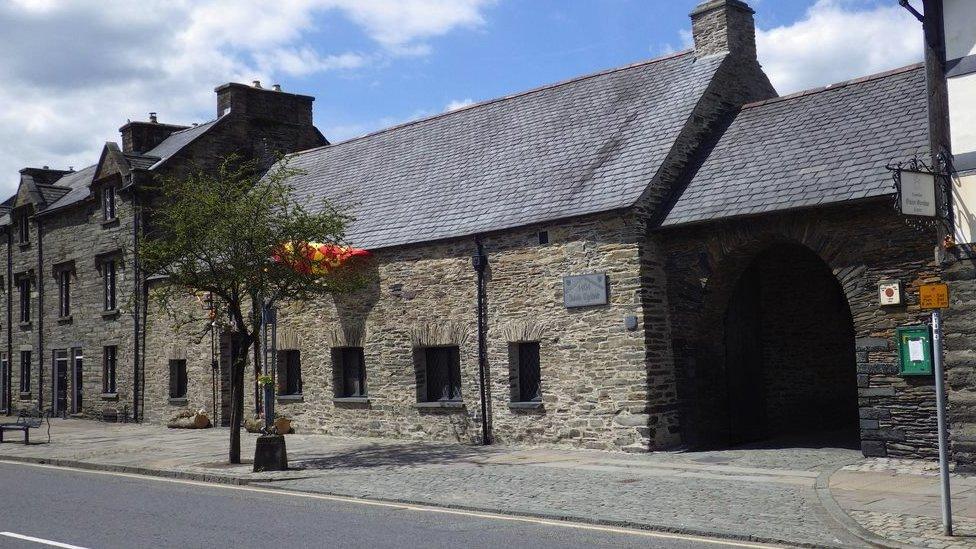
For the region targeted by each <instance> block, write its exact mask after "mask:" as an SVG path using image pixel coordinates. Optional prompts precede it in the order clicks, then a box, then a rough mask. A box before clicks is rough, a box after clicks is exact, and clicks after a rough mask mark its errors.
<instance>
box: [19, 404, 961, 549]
mask: <svg viewBox="0 0 976 549" xmlns="http://www.w3.org/2000/svg"><path fill="white" fill-rule="evenodd" d="M51 433H52V439H51V440H52V442H51V443H50V444H46V443H43V441H44V437H43V435H42V434H41V433H36V434H35V433H32V435H31V439H32V441H36V442H37V444H33V443H32V444H31V445H28V446H24V445H23V444H17V443H12V442H7V443H4V444H2V445H0V459H3V460H8V461H9V460H14V461H16V460H20V461H31V462H44V463H50V464H55V465H64V466H73V467H80V468H90V469H98V470H103V471H118V472H126V473H139V474H149V475H154V476H169V477H178V478H182V479H191V480H198V481H207V482H218V483H225V484H238V485H244V484H246V485H248V486H251V487H262V488H274V489H276V490H286V491H290V492H295V493H302V494H316V495H336V496H346V497H352V498H364V499H367V500H371V501H383V502H401V503H408V504H423V505H433V506H438V507H442V508H451V509H461V510H471V511H479V512H491V513H502V514H505V515H513V516H526V517H540V518H544V519H553V520H566V521H576V522H585V523H590V524H599V525H612V526H621V527H626V528H640V529H647V530H653V531H658V532H676V533H683V534H691V535H702V536H709V537H721V538H725V539H731V540H747V541H752V542H767V543H780V544H785V545H789V546H808V547H868V546H872V545H875V546H878V545H880V546H890V547H904V546H905V545H900V544H908V546H916V547H936V548H942V547H976V537H974V535H976V528H974V526H976V513H974V510H976V477H972V476H964V475H954V478H953V489H954V492H953V495H954V504H955V508H956V517H957V521H956V527H957V528H956V533H957V534H958V535H957V536H955V537H953V538H948V539H947V538H943V537H942V536H940V535H939V532H940V530H941V527H940V525H939V522H938V521H939V519H938V517H939V501H938V477H937V476H936V475H934V474H933V469H932V467H931V464H928V463H927V462H903V461H898V460H867V459H864V458H862V457H861V455H860V452H858V451H857V450H853V449H847V448H834V447H830V446H829V445H827V444H824V445H811V447H794V446H791V445H790V443H789V441H784V442H783V443H782V444H780V445H776V444H772V445H767V446H765V447H752V448H739V449H732V450H723V451H708V452H656V453H649V454H636V455H634V454H622V453H609V452H601V451H588V450H572V449H563V448H544V447H540V448H526V447H504V446H489V447H478V446H467V445H460V444H444V443H418V442H403V441H396V440H385V439H372V438H370V439H365V438H363V439H354V438H338V437H331V436H324V435H301V434H294V435H288V436H287V443H288V455H289V459H290V463H291V469H290V470H289V471H283V472H275V473H252V472H251V470H250V469H251V467H250V465H249V464H244V465H237V466H231V465H228V464H227V463H226V450H227V438H228V431H227V430H226V429H220V428H217V429H205V430H196V431H190V430H170V429H166V428H164V427H158V426H150V425H134V424H104V423H97V422H91V421H85V420H52V430H51ZM10 438H16V436H15V435H11V437H10ZM255 438H256V436H255V435H249V434H244V436H243V452H242V455H244V456H251V455H253V448H254V440H255ZM4 493H5V494H6V493H7V492H6V491H5V492H4Z"/></svg>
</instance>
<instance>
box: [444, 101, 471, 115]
mask: <svg viewBox="0 0 976 549" xmlns="http://www.w3.org/2000/svg"><path fill="white" fill-rule="evenodd" d="M471 105H474V101H473V100H472V99H470V98H467V99H455V100H454V101H451V102H450V103H448V104H447V105H446V106H445V107H444V112H450V111H456V110H458V109H463V108H464V107H470V106H471Z"/></svg>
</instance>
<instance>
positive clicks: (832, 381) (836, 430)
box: [713, 243, 858, 447]
mask: <svg viewBox="0 0 976 549" xmlns="http://www.w3.org/2000/svg"><path fill="white" fill-rule="evenodd" d="M731 290H732V291H731V296H730V297H729V299H728V303H727V306H726V309H725V313H724V318H723V326H722V328H724V329H722V330H716V331H715V332H716V336H718V334H719V333H720V334H721V335H720V336H718V337H721V338H722V339H723V341H722V344H721V345H717V346H715V347H713V348H715V349H723V350H724V356H723V357H715V358H720V359H721V362H723V363H724V374H725V375H724V377H725V380H724V381H725V387H724V389H725V391H724V392H725V395H726V399H725V402H726V413H727V426H726V429H725V431H726V433H725V435H726V437H723V438H726V439H727V440H726V443H727V444H730V445H737V444H743V443H752V442H757V441H762V440H769V439H777V440H779V441H780V442H781V443H783V444H784V445H798V446H805V445H844V446H851V447H856V446H857V444H858V412H857V375H856V364H855V354H854V325H853V320H852V317H851V311H850V308H849V306H848V303H847V299H846V297H845V295H844V292H843V290H842V288H841V286H840V284H839V283H838V282H837V279H836V277H834V274H833V272H832V271H831V269H830V267H828V266H827V264H826V263H824V261H823V260H821V259H820V258H819V257H818V256H817V255H816V254H815V253H813V252H812V251H811V250H809V249H808V248H806V247H804V246H801V245H798V244H792V243H781V244H776V245H774V246H771V247H769V248H766V249H765V250H763V251H762V252H760V253H759V254H758V255H756V256H755V257H754V259H752V260H751V262H750V263H749V264H748V266H747V267H746V268H745V270H744V271H742V273H741V274H740V276H739V277H738V280H737V282H736V283H735V284H734V285H733V286H732V287H731ZM727 295H728V294H727ZM716 297H717V296H716ZM715 442H721V441H715Z"/></svg>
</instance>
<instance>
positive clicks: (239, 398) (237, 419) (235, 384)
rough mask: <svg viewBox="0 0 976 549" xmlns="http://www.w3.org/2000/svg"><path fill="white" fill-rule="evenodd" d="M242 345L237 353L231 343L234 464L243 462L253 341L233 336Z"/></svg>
mask: <svg viewBox="0 0 976 549" xmlns="http://www.w3.org/2000/svg"><path fill="white" fill-rule="evenodd" d="M232 337H234V338H235V341H236V342H237V343H238V344H239V345H240V347H239V348H238V349H237V354H236V355H235V354H234V352H233V350H234V344H233V343H232V344H231V350H232V352H231V355H233V357H234V365H233V367H232V368H231V371H230V378H231V381H230V400H231V407H230V452H229V456H228V461H229V462H230V463H232V464H237V463H240V462H241V425H242V424H243V423H244V421H243V419H244V366H245V365H246V364H247V353H248V351H249V350H250V347H251V343H250V342H249V341H248V340H247V339H246V338H243V337H240V336H238V335H234V336H232Z"/></svg>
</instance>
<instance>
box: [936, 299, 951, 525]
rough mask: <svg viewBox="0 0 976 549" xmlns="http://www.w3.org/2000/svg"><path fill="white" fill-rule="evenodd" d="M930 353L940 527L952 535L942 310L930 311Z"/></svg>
mask: <svg viewBox="0 0 976 549" xmlns="http://www.w3.org/2000/svg"><path fill="white" fill-rule="evenodd" d="M932 354H933V355H934V356H933V357H932V358H933V361H932V362H933V366H934V367H935V402H936V416H937V420H938V424H939V425H938V428H939V477H940V478H941V481H942V529H943V532H944V533H945V535H947V536H951V535H952V497H951V495H952V494H951V492H950V491H949V441H948V429H947V428H946V417H945V414H946V396H945V381H944V377H945V371H944V368H943V366H942V311H940V310H939V309H935V310H934V311H932Z"/></svg>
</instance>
